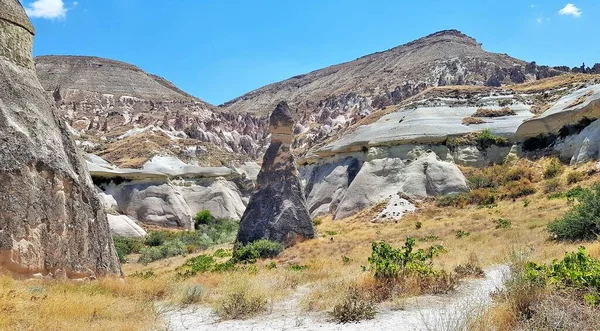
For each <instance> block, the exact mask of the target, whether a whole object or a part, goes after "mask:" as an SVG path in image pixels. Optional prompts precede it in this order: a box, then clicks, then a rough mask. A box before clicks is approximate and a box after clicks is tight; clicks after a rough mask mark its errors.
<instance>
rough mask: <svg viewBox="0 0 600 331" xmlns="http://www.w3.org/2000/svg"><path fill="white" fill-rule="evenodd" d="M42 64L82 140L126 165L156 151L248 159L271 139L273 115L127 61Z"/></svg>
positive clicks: (220, 160) (210, 160)
mask: <svg viewBox="0 0 600 331" xmlns="http://www.w3.org/2000/svg"><path fill="white" fill-rule="evenodd" d="M35 67H36V71H37V74H38V77H39V79H40V82H41V83H42V86H44V89H45V90H46V91H47V93H48V94H50V95H51V96H52V97H53V99H54V101H55V103H56V106H57V107H58V108H59V109H60V111H61V112H62V114H63V115H64V117H65V118H66V121H67V123H68V124H69V125H70V127H71V128H72V131H73V133H75V134H76V135H77V140H78V143H79V145H80V146H81V147H82V148H83V149H84V150H85V151H87V152H94V153H96V154H99V155H101V156H103V157H104V158H105V159H107V160H108V161H111V162H113V163H115V164H117V165H119V166H128V167H139V166H141V165H143V164H144V162H145V161H147V160H149V159H150V158H151V157H152V156H154V155H173V156H178V157H180V158H183V159H194V160H196V161H198V162H200V163H202V164H205V165H211V166H218V165H222V164H228V163H243V162H244V161H248V160H251V159H256V158H258V157H259V156H260V155H262V153H263V152H264V149H265V148H266V144H267V143H268V142H267V141H265V136H264V132H265V131H266V125H267V120H266V118H258V117H255V116H252V115H248V114H245V113H234V112H233V113H229V112H228V113H224V112H220V111H217V110H216V108H215V107H214V106H212V105H210V104H208V103H206V102H203V101H202V100H200V99H198V98H195V97H193V96H191V95H189V94H187V93H185V92H183V91H182V90H180V89H178V88H177V87H176V86H175V85H174V84H172V83H171V82H169V81H167V80H166V79H164V78H161V77H158V76H155V75H151V74H148V73H146V72H144V71H143V70H141V69H140V68H138V67H135V66H133V65H130V64H127V63H123V62H119V61H114V60H109V59H102V58H97V57H85V56H42V57H38V58H36V59H35ZM132 146H135V148H132ZM236 154H237V155H236Z"/></svg>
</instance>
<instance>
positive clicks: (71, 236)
mask: <svg viewBox="0 0 600 331" xmlns="http://www.w3.org/2000/svg"><path fill="white" fill-rule="evenodd" d="M33 35H34V30H33V27H32V25H31V23H30V22H29V19H28V18H27V16H26V14H25V11H24V10H23V7H22V6H21V5H20V4H19V2H18V1H17V0H0V271H2V272H8V273H10V274H13V275H15V276H17V277H28V276H31V275H33V274H37V273H41V274H43V275H49V274H53V275H54V276H61V277H64V276H67V277H71V278H83V277H93V276H102V275H108V274H116V275H119V274H120V273H121V270H120V265H119V261H118V258H117V255H116V252H115V248H114V246H113V243H112V238H111V235H110V230H109V225H108V221H107V219H106V214H105V213H104V211H103V210H102V207H101V205H100V202H99V200H98V198H97V197H96V194H95V193H94V189H93V186H92V183H91V179H90V176H89V174H88V172H87V170H86V168H85V166H84V164H83V163H82V160H81V159H80V157H79V156H78V154H77V151H76V149H75V145H74V143H73V141H72V140H71V138H70V136H69V132H68V131H67V128H66V125H65V124H64V122H63V120H62V119H60V117H59V116H57V113H56V111H55V109H54V108H53V107H52V106H51V105H50V103H49V102H48V101H47V100H46V97H45V94H44V89H43V88H42V86H41V85H40V83H39V81H38V78H37V76H36V72H35V67H34V61H33V57H32V46H33Z"/></svg>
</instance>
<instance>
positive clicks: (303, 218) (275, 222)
mask: <svg viewBox="0 0 600 331" xmlns="http://www.w3.org/2000/svg"><path fill="white" fill-rule="evenodd" d="M293 128H294V121H293V119H292V114H291V110H290V108H289V106H288V105H287V103H285V102H281V103H279V104H278V105H277V107H276V108H275V110H274V111H273V113H272V114H271V117H270V125H269V131H270V133H271V145H270V146H269V148H268V149H267V152H266V153H265V156H264V158H263V163H262V168H261V170H260V173H259V174H258V179H257V184H256V185H257V188H256V192H255V193H254V194H253V195H252V197H251V198H250V202H249V203H248V206H247V208H246V211H245V212H244V215H243V216H242V220H241V221H240V229H239V232H238V236H237V241H238V242H240V243H243V244H246V243H249V242H253V241H256V240H259V239H263V238H266V239H269V240H273V241H278V242H281V243H284V244H286V245H293V244H294V243H295V242H296V241H297V240H302V239H306V238H313V237H315V230H314V228H313V224H312V220H311V218H310V215H309V213H308V209H307V208H306V200H305V197H304V193H303V190H302V186H301V184H300V178H299V175H298V170H297V169H296V164H295V160H294V156H293V155H292V152H291V146H290V145H291V143H292V141H293V140H294V135H293Z"/></svg>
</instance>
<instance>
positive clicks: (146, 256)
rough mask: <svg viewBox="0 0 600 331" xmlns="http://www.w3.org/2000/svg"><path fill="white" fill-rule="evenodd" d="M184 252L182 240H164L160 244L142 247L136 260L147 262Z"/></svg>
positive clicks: (185, 251) (185, 250) (184, 247)
mask: <svg viewBox="0 0 600 331" xmlns="http://www.w3.org/2000/svg"><path fill="white" fill-rule="evenodd" d="M186 253H187V249H186V246H185V244H184V243H183V242H181V240H172V241H168V242H165V243H164V244H163V245H160V246H153V247H152V246H151V247H145V248H142V250H141V251H140V258H139V260H138V262H139V263H142V264H148V263H150V262H154V261H157V260H161V259H166V258H168V257H173V256H177V255H184V254H186Z"/></svg>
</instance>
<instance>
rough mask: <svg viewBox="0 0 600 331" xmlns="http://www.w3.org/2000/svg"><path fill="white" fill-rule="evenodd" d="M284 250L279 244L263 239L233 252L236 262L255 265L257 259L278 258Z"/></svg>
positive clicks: (237, 248)
mask: <svg viewBox="0 0 600 331" xmlns="http://www.w3.org/2000/svg"><path fill="white" fill-rule="evenodd" d="M283 249H284V246H283V245H282V244H280V243H278V242H274V241H270V240H267V239H261V240H258V241H255V242H253V243H249V244H247V245H245V246H239V247H236V248H235V250H234V251H233V260H234V262H245V263H254V262H256V260H257V259H266V258H271V257H276V256H277V255H279V253H281V252H282V251H283Z"/></svg>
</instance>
